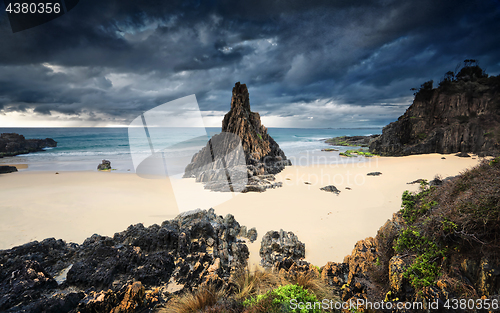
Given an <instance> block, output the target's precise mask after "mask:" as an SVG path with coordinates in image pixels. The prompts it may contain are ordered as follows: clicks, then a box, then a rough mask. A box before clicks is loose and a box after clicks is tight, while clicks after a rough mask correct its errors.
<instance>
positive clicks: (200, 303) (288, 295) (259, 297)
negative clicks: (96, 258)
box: [160, 270, 338, 313]
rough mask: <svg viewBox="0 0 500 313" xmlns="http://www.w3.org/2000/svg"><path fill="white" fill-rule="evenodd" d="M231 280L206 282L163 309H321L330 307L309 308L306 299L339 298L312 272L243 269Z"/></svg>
mask: <svg viewBox="0 0 500 313" xmlns="http://www.w3.org/2000/svg"><path fill="white" fill-rule="evenodd" d="M231 282H232V288H229V289H220V288H216V287H215V286H213V285H204V286H201V287H200V288H198V290H196V291H193V292H192V293H185V294H182V295H179V296H176V297H174V298H173V299H172V300H170V301H169V302H168V305H167V307H166V308H165V309H162V310H160V312H163V313H174V312H175V313H197V312H200V313H215V312H225V313H279V312H297V313H299V312H300V313H306V312H308V313H309V312H310V313H321V312H330V311H325V310H323V309H321V308H319V307H318V306H317V307H316V308H314V307H313V308H312V309H311V308H308V307H306V306H307V303H309V304H313V305H314V303H315V302H316V303H318V301H322V300H323V299H329V300H333V301H338V299H336V298H335V297H333V296H332V293H331V291H330V290H329V287H328V286H327V285H326V284H325V283H324V282H323V281H322V280H321V279H320V277H319V276H315V275H311V274H303V273H301V274H297V275H295V276H293V277H285V276H284V275H281V274H278V273H274V272H271V271H261V270H256V271H254V272H253V273H251V272H249V271H241V272H238V273H237V274H235V275H233V276H232V277H231ZM318 299H320V300H318ZM299 303H301V305H300V307H299V306H298V304H299ZM294 304H297V305H294Z"/></svg>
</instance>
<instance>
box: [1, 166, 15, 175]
mask: <svg viewBox="0 0 500 313" xmlns="http://www.w3.org/2000/svg"><path fill="white" fill-rule="evenodd" d="M13 172H17V167H15V166H8V165H2V166H0V174H6V173H13Z"/></svg>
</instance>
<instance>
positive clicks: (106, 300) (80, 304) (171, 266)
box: [0, 209, 256, 312]
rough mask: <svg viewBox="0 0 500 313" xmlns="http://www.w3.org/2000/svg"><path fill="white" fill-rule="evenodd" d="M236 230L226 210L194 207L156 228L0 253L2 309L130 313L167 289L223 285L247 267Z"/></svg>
mask: <svg viewBox="0 0 500 313" xmlns="http://www.w3.org/2000/svg"><path fill="white" fill-rule="evenodd" d="M240 232H241V226H240V224H239V223H238V222H237V221H236V220H235V219H234V216H232V215H230V214H228V215H226V216H225V217H222V216H217V215H216V214H215V212H214V211H213V209H210V210H208V211H203V210H195V211H190V212H184V213H182V214H180V215H179V216H177V217H176V218H175V219H173V220H169V221H165V222H163V223H162V225H161V226H160V225H156V224H155V225H151V226H149V227H144V226H143V225H142V224H137V225H131V226H130V227H128V228H127V230H125V231H123V232H120V233H116V234H115V235H114V236H113V237H106V236H100V235H97V234H96V235H93V236H91V237H89V238H87V239H86V240H85V241H84V242H83V243H82V244H81V245H77V244H73V243H66V242H64V241H62V240H55V239H53V238H51V239H46V240H44V241H42V242H36V241H35V242H31V243H28V244H25V245H22V246H19V247H14V248H12V249H9V250H2V251H0V310H1V311H8V310H14V309H13V308H14V307H15V310H14V311H16V310H17V311H23V310H25V311H30V312H31V311H37V312H38V311H39V312H42V311H48V310H49V308H52V309H53V310H55V311H57V310H59V311H64V312H69V311H71V310H77V311H79V312H135V311H136V308H143V309H148V308H152V306H155V305H157V304H158V303H164V302H166V301H167V300H168V299H169V298H170V294H171V293H180V292H183V291H189V290H192V289H193V288H196V287H198V286H201V285H203V284H217V285H218V286H221V287H223V286H225V285H227V284H228V283H229V278H230V276H231V275H232V274H233V273H235V272H238V271H240V270H241V269H243V268H245V267H246V266H247V260H248V256H249V251H248V248H247V246H246V245H245V243H244V242H243V241H242V240H240V239H238V238H237V237H238V235H239V234H240ZM248 233H250V236H252V237H253V236H255V237H256V232H255V234H254V231H253V230H252V229H251V230H250V231H249V232H248ZM65 273H67V274H65ZM64 275H66V277H65V278H66V279H64V277H61V276H64ZM55 278H57V281H60V282H59V284H58V282H57V281H56V279H55ZM46 295H51V296H46ZM63 308H64V309H63Z"/></svg>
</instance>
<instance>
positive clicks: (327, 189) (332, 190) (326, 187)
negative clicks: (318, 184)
mask: <svg viewBox="0 0 500 313" xmlns="http://www.w3.org/2000/svg"><path fill="white" fill-rule="evenodd" d="M320 190H324V191H328V192H333V193H335V194H337V195H338V194H339V193H340V190H338V189H337V187H335V186H333V185H329V186H325V187H323V188H320Z"/></svg>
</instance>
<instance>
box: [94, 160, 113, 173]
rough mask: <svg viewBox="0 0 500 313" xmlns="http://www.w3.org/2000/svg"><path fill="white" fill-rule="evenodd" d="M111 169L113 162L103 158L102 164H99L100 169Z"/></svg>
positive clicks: (98, 168)
mask: <svg viewBox="0 0 500 313" xmlns="http://www.w3.org/2000/svg"><path fill="white" fill-rule="evenodd" d="M110 169H111V162H110V161H108V160H102V162H101V164H99V165H97V170H98V171H107V170H110Z"/></svg>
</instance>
